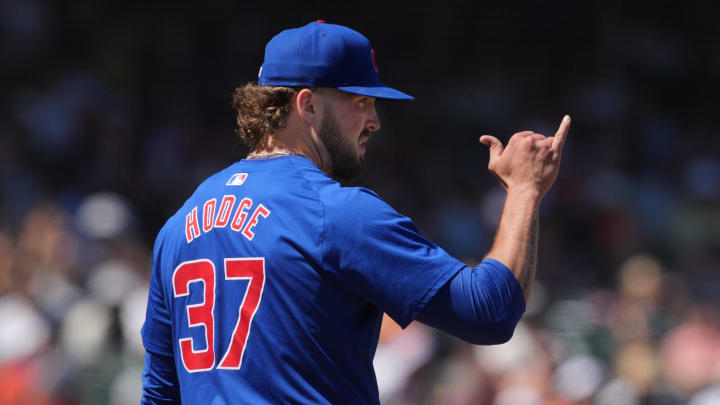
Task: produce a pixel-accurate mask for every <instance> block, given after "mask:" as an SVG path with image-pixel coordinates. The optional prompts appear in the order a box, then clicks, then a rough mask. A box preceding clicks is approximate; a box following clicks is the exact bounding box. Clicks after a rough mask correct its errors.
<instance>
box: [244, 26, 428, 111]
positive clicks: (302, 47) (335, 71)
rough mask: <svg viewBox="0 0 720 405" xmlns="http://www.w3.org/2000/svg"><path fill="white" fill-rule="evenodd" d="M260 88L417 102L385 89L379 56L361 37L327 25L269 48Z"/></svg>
mask: <svg viewBox="0 0 720 405" xmlns="http://www.w3.org/2000/svg"><path fill="white" fill-rule="evenodd" d="M258 84H259V85H262V86H288V87H301V86H303V87H304V86H307V87H334V88H337V89H338V90H342V91H345V92H348V93H353V94H361V95H363V96H370V97H376V98H380V99H389V100H414V98H413V97H412V96H410V95H407V94H405V93H403V92H401V91H398V90H395V89H393V88H390V87H387V86H386V85H384V84H382V83H380V78H379V77H378V69H377V64H376V63H375V51H374V50H373V49H372V48H371V47H370V41H368V39H367V38H365V36H363V35H362V34H361V33H359V32H357V31H355V30H352V29H350V28H347V27H343V26H342V25H335V24H326V23H325V22H324V21H322V20H318V21H315V22H311V23H310V24H308V25H305V26H304V27H300V28H291V29H288V30H285V31H282V32H281V33H279V34H277V35H275V36H274V37H273V38H272V39H271V40H270V42H268V43H267V45H266V46H265V61H264V62H263V64H262V67H261V68H260V73H259V75H258Z"/></svg>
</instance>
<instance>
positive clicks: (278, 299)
mask: <svg viewBox="0 0 720 405" xmlns="http://www.w3.org/2000/svg"><path fill="white" fill-rule="evenodd" d="M462 266H463V264H462V263H460V262H458V261H456V260H455V259H453V258H451V257H450V256H449V255H447V254H446V253H445V252H444V251H442V249H440V248H438V247H437V246H435V245H434V244H432V242H430V241H428V240H427V239H425V238H423V237H422V236H421V235H420V234H419V233H418V232H417V230H416V229H415V227H414V226H413V225H412V223H411V222H410V221H409V220H408V219H407V218H406V217H404V216H402V215H399V214H397V213H396V212H395V211H394V210H392V208H390V207H389V206H388V205H387V204H385V203H384V202H382V200H381V199H380V198H378V197H377V196H376V195H375V194H374V193H372V192H369V191H367V190H365V189H360V188H345V187H341V186H340V185H339V184H338V183H337V182H335V181H334V180H332V179H331V178H329V177H328V176H327V175H326V174H325V173H323V172H322V171H320V170H318V169H317V168H316V167H315V166H314V165H313V164H312V163H310V162H309V161H307V160H306V159H304V158H302V157H297V156H286V157H280V158H273V159H264V160H243V161H240V162H237V163H235V164H233V165H231V166H230V167H228V168H227V169H225V170H223V171H221V172H219V173H217V174H215V175H213V176H211V177H210V178H208V179H207V180H206V181H205V182H204V183H203V184H201V185H200V186H199V187H198V189H197V190H196V191H195V193H194V194H193V195H192V197H191V198H190V199H188V201H187V202H186V203H185V204H184V205H183V206H182V208H181V209H180V210H179V211H178V212H177V213H176V214H175V215H174V216H173V217H171V218H170V219H169V220H168V222H167V223H166V224H165V226H164V227H163V229H162V230H161V231H160V233H159V235H158V238H157V240H156V243H155V248H154V252H153V274H152V278H151V286H150V297H149V302H148V311H147V318H146V322H145V325H144V326H143V332H142V334H143V342H144V344H145V347H146V349H147V350H148V351H149V352H155V353H159V354H164V355H172V356H173V357H174V360H175V367H176V370H177V375H178V381H179V386H180V387H179V389H180V394H181V398H182V401H183V403H191V404H194V403H197V404H225V403H248V404H263V403H313V404H317V403H377V402H378V392H377V384H376V381H375V374H374V371H373V367H372V359H373V356H374V352H375V348H376V346H377V340H378V335H379V330H380V321H381V316H382V312H383V311H384V312H387V313H388V314H390V316H392V317H393V318H394V319H395V320H396V321H398V322H399V323H400V324H401V325H403V326H405V325H407V324H408V323H409V322H410V321H411V320H412V319H413V318H414V317H415V316H416V315H417V312H418V311H419V310H420V309H421V308H422V307H423V306H424V305H425V303H426V302H427V301H428V300H429V299H430V298H431V297H432V296H433V295H434V293H435V291H437V289H438V288H440V287H441V286H442V285H443V284H444V283H445V282H446V281H447V280H449V279H450V278H451V277H452V276H453V275H454V274H455V273H456V272H457V271H459V270H460V269H461V268H462Z"/></svg>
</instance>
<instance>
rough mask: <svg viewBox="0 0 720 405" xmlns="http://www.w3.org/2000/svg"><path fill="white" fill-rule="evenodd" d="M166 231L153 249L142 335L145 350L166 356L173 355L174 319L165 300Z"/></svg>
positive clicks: (160, 234) (160, 235)
mask: <svg viewBox="0 0 720 405" xmlns="http://www.w3.org/2000/svg"><path fill="white" fill-rule="evenodd" d="M163 234H164V232H163V231H162V230H161V231H160V233H159V234H158V239H157V241H156V242H155V249H154V251H153V268H152V275H151V276H150V291H149V293H148V303H147V309H146V312H145V323H144V324H143V327H142V330H141V335H142V341H143V346H145V350H147V351H149V352H153V353H156V354H160V355H164V356H173V353H174V351H173V344H172V320H171V318H170V311H169V310H168V305H167V302H166V300H165V293H164V290H163V283H162V271H161V269H162V257H161V254H160V252H161V246H162V243H163V242H162V241H163Z"/></svg>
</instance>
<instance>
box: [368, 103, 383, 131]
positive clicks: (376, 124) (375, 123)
mask: <svg viewBox="0 0 720 405" xmlns="http://www.w3.org/2000/svg"><path fill="white" fill-rule="evenodd" d="M365 127H366V128H367V130H368V131H370V132H375V131H378V130H380V118H379V117H378V115H377V110H375V107H374V106H373V108H372V110H371V111H370V118H369V119H368V122H367V124H366V125H365Z"/></svg>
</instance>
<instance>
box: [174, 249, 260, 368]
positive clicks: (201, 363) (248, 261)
mask: <svg viewBox="0 0 720 405" xmlns="http://www.w3.org/2000/svg"><path fill="white" fill-rule="evenodd" d="M224 268H225V280H249V281H250V282H249V284H248V287H247V291H246V292H245V297H244V298H243V301H242V304H241V305H240V309H239V310H238V318H237V323H236V324H235V330H234V331H233V334H232V339H231V340H230V345H229V346H228V348H227V350H226V351H225V354H224V355H223V357H222V359H221V360H220V364H219V365H218V366H217V368H218V369H230V370H237V369H239V368H240V364H241V363H242V358H243V353H244V352H245V344H246V343H247V339H248V335H249V333H250V325H251V324H252V319H253V317H254V316H255V312H256V311H257V308H258V306H259V305H260V299H261V298H262V293H263V289H264V287H265V258H262V257H250V258H228V259H225V265H224ZM172 282H173V294H174V296H175V298H179V297H184V296H188V295H189V294H190V284H191V283H202V284H203V286H204V289H203V302H201V303H198V304H191V305H186V307H185V309H186V310H187V320H188V326H189V327H194V326H203V327H204V329H205V343H206V346H205V347H206V348H205V350H197V351H196V350H195V349H194V348H193V346H194V344H193V338H191V337H187V338H180V339H178V340H179V344H180V357H181V358H182V363H183V365H184V366H185V369H186V370H187V371H188V372H190V373H194V372H197V371H209V370H212V369H213V368H214V367H215V336H214V335H215V332H214V331H215V329H214V324H215V319H214V311H213V310H214V308H215V265H214V264H213V262H211V261H210V260H208V259H200V260H191V261H187V262H183V263H181V264H180V265H179V266H177V268H175V271H174V272H173V279H172Z"/></svg>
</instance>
